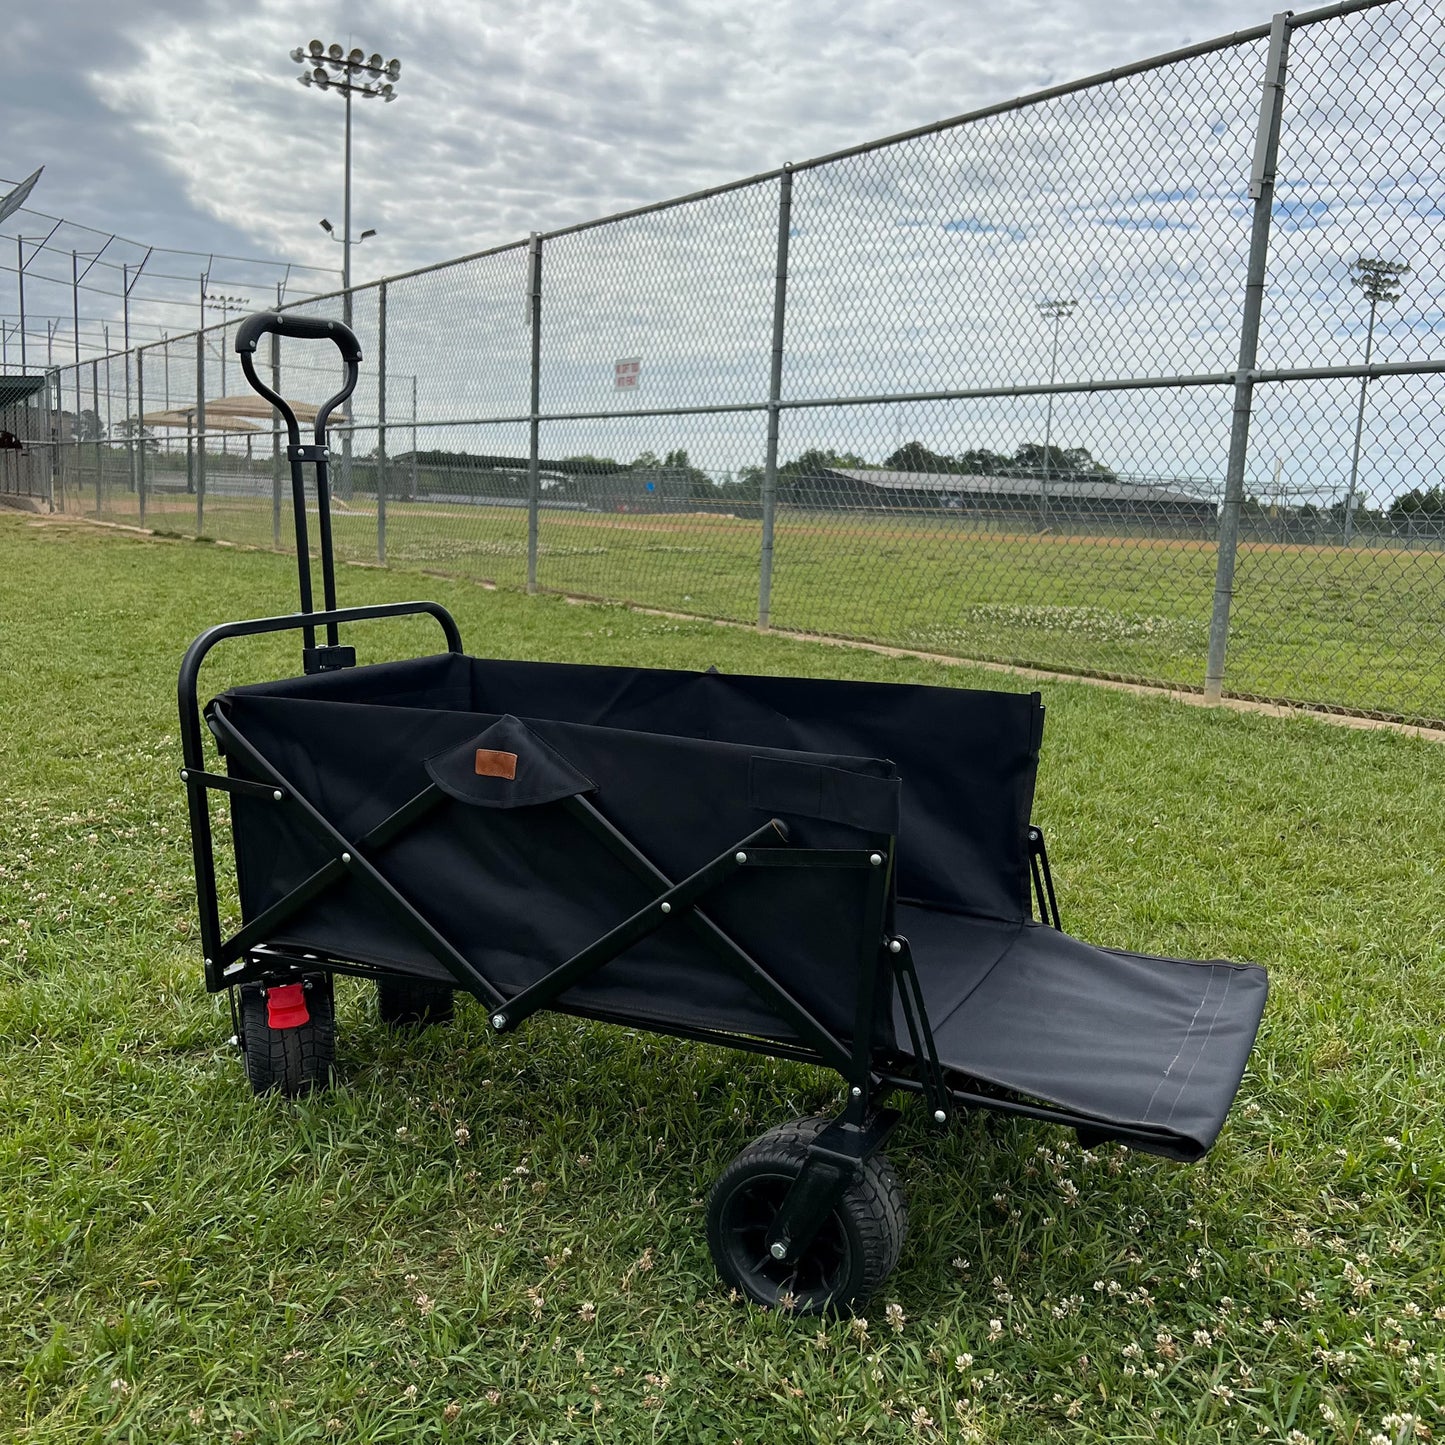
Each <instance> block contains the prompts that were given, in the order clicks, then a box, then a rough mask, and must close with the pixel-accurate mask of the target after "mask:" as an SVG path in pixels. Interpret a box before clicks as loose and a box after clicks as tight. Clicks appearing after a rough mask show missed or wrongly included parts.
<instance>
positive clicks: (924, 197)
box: [46, 0, 1445, 726]
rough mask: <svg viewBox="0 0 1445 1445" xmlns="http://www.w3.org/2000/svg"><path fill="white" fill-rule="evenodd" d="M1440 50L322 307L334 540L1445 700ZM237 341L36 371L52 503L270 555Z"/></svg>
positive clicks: (1153, 79) (617, 223) (1096, 119)
mask: <svg viewBox="0 0 1445 1445" xmlns="http://www.w3.org/2000/svg"><path fill="white" fill-rule="evenodd" d="M1442 73H1445V12H1442V9H1441V5H1440V3H1439V0H1396V3H1378V0H1373V3H1371V0H1360V3H1346V4H1343V5H1332V6H1330V7H1328V8H1327V9H1325V10H1320V11H1313V12H1310V13H1306V14H1296V15H1281V16H1277V17H1276V18H1275V19H1274V20H1273V21H1272V22H1271V23H1269V24H1265V25H1261V26H1258V27H1256V28H1254V29H1252V30H1247V31H1242V32H1239V33H1238V34H1236V35H1234V36H1231V37H1228V38H1226V39H1223V40H1220V41H1217V42H1212V43H1208V44H1203V45H1197V46H1193V47H1190V48H1188V49H1186V50H1183V51H1179V52H1176V53H1174V54H1173V55H1170V56H1165V57H1160V58H1157V59H1154V60H1150V61H1146V62H1141V63H1139V64H1137V65H1134V66H1128V67H1124V68H1122V69H1120V70H1117V71H1113V72H1110V73H1109V74H1107V75H1104V76H1100V77H1095V78H1093V79H1091V80H1088V81H1084V82H1081V83H1078V84H1076V85H1068V86H1060V87H1056V88H1055V89H1053V90H1051V91H1047V92H1042V93H1040V94H1038V95H1034V96H1030V97H1026V98H1024V99H1022V100H1019V101H1017V102H1012V103H1009V104H1006V105H999V106H994V107H991V108H989V109H987V110H985V111H982V112H978V113H976V114H974V115H971V116H966V117H963V118H960V119H957V120H954V121H950V122H947V123H944V124H940V125H938V126H935V127H930V128H928V129H927V130H924V131H920V132H914V133H910V134H909V135H907V136H904V137H896V138H892V139H890V140H887V141H883V142H878V143H876V144H873V145H868V146H861V147H858V148H856V149H855V150H852V151H848V152H845V153H841V154H838V155H835V156H830V157H825V158H822V159H820V160H817V161H811V162H806V163H801V164H797V165H790V166H786V167H783V168H782V169H780V170H778V171H776V172H771V173H769V174H767V175H763V176H757V177H753V178H750V179H749V180H746V181H742V182H738V183H737V184H735V185H731V186H725V187H720V188H717V189H715V190H712V191H709V192H705V193H700V194H698V195H695V196H690V197H685V198H682V199H680V200H678V201H675V202H670V203H667V204H664V205H659V206H652V207H648V208H644V209H642V210H638V211H634V212H630V213H627V214H625V215H622V216H619V217H614V218H610V219H608V220H605V221H599V222H596V223H591V224H587V225H582V226H575V227H570V228H567V229H564V230H561V231H555V232H549V233H545V234H538V235H534V236H532V237H531V238H529V239H528V240H527V241H523V242H519V243H516V244H514V245H511V246H505V247H500V248H498V249H495V250H492V251H488V252H484V253H480V254H478V255H474V256H470V257H467V258H464V259H462V260H459V261H456V262H453V263H449V264H447V265H445V266H441V267H435V268H431V269H428V270H425V271H419V272H415V273H411V274H408V275H404V276H399V277H394V278H389V279H387V280H386V281H383V282H380V283H378V284H376V285H373V286H370V287H367V288H360V289H357V290H356V291H354V292H353V294H352V297H351V298H350V306H349V308H348V306H347V305H346V299H345V298H343V297H340V296H335V297H329V298H324V299H322V300H320V301H312V302H307V303H306V304H305V305H304V306H302V307H300V308H297V309H300V310H302V311H304V312H305V313H306V314H312V315H326V316H331V317H334V318H337V319H341V318H343V317H344V316H346V315H348V314H349V315H350V318H351V321H352V324H353V326H354V327H355V329H356V331H357V332H358V334H359V336H360V337H361V341H362V345H363V348H364V350H365V353H366V357H367V363H366V365H365V367H364V369H363V377H362V383H361V386H360V387H359V389H358V392H357V395H356V397H355V398H354V400H353V403H352V410H351V415H350V417H349V418H344V419H341V420H340V425H339V426H338V427H337V428H334V429H333V438H334V443H335V446H336V447H337V449H338V450H340V451H341V452H342V456H341V461H340V464H339V465H337V466H335V467H334V470H333V476H334V480H335V486H336V491H337V518H336V540H337V546H338V553H339V555H340V556H342V557H344V558H348V559H351V560H355V561H384V562H392V563H396V564H404V565H408V566H424V567H427V568H433V569H440V570H445V571H447V572H452V573H456V574H459V575H463V576H467V577H472V578H477V579H485V580H488V581H493V582H496V583H497V584H499V585H503V586H508V587H517V588H523V587H526V588H532V589H542V590H549V591H560V592H566V593H571V594H577V595H583V596H589V597H597V598H604V599H610V600H617V601H626V602H631V603H637V604H641V605H645V606H649V607H656V608H660V609H665V610H668V611H675V612H678V613H686V614H690V615H696V616H703V617H714V618H723V619H731V620H735V621H739V622H756V623H759V624H760V625H762V626H771V627H776V628H787V629H797V630H802V631H809V632H817V633H826V634H832V635H837V636H842V637H851V638H858V639H864V640H869V641H875V642H883V643H888V644H894V645H898V646H902V647H907V648H914V649H921V650H925V651H930V652H937V653H945V654H949V655H951V656H955V657H960V658H970V659H978V660H986V661H994V662H1002V663H1010V664H1016V665H1024V666H1029V667H1036V668H1045V669H1051V670H1057V671H1061V672H1068V673H1077V674H1085V675H1093V676H1103V677H1111V678H1119V679H1124V680H1128V681H1138V682H1144V683H1152V684H1162V685H1166V686H1170V687H1176V688H1190V689H1196V690H1202V691H1204V692H1205V694H1206V695H1207V696H1218V695H1220V693H1221V692H1228V693H1229V694H1231V695H1236V696H1246V697H1257V698H1265V699H1272V700H1281V701H1288V702H1295V703H1304V704H1309V705H1314V706H1320V707H1326V708H1335V709H1343V710H1348V711H1353V712H1359V713H1365V714H1371V715H1378V716H1384V717H1392V718H1400V719H1404V720H1408V721H1411V722H1417V723H1424V724H1434V725H1437V726H1438V725H1442V724H1445V486H1442V481H1441V475H1440V470H1439V466H1438V464H1437V461H1436V458H1438V457H1439V456H1440V455H1441V454H1442V451H1445V447H1442V443H1445V409H1442V402H1445V389H1442V388H1445V380H1442V375H1441V373H1442V372H1445V346H1442V340H1441V338H1442V334H1445V333H1442V328H1441V306H1442V297H1445V289H1442V275H1441V264H1442V263H1441V262H1440V261H1439V256H1440V255H1441V254H1442V247H1441V245H1440V241H1441V239H1442V227H1445V194H1442V191H1441V177H1442V174H1445V164H1442V153H1445V143H1442V139H1441V137H1442V135H1445V115H1442V111H1445V98H1442V96H1445V88H1442V84H1441V79H1442ZM233 336H234V324H232V325H231V326H229V327H218V328H213V329H210V330H207V331H205V332H202V333H199V334H193V335H190V336H185V337H179V338H171V339H170V340H169V341H167V342H166V343H164V344H159V345H151V346H146V347H144V348H142V349H140V350H137V351H133V352H131V353H130V354H129V355H128V356H127V355H123V354H121V355H114V356H110V357H107V358H104V359H102V360H99V361H95V362H87V363H83V364H82V365H81V366H80V367H78V368H74V367H72V368H66V369H62V370H60V371H57V372H55V373H52V377H51V390H50V393H49V397H50V399H49V403H48V405H49V408H50V410H49V412H48V413H47V415H48V416H49V417H50V418H51V419H52V421H51V425H52V429H53V432H54V440H55V441H57V442H58V446H56V447H55V448H54V466H53V469H52V470H53V477H54V481H53V484H51V483H49V482H47V485H50V486H51V491H50V492H48V493H47V494H46V495H47V496H51V495H52V494H53V501H54V505H56V506H57V507H62V508H64V509H67V510H71V511H76V512H83V513H86V514H90V515H98V516H100V517H103V518H107V519H112V520H119V521H131V522H144V523H145V524H146V525H149V526H152V527H158V528H163V529H168V530H173V531H179V532H186V533H192V532H194V533H199V534H203V535H206V536H215V537H224V538H227V539H230V540H234V541H237V542H243V543H251V544H255V545H259V546H280V547H284V546H286V545H287V538H288V536H289V532H290V523H289V517H288V508H289V472H288V471H287V470H286V467H285V464H284V458H283V451H282V449H281V448H280V447H278V438H277V434H276V432H275V431H274V429H273V425H272V420H271V417H270V415H269V413H268V412H266V411H265V410H264V409H261V410H257V409H256V408H255V407H254V406H250V409H249V410H248V409H247V408H248V405H249V404H250V403H253V402H254V401H255V398H254V397H252V396H251V395H250V393H249V392H248V391H247V389H246V388H245V386H244V383H243V381H242V379H241V377H240V372H239V367H238V365H237V362H236V358H235V357H234V355H232V354H230V343H231V340H232V339H233ZM258 366H260V367H261V369H262V371H263V372H265V371H266V368H267V367H269V368H271V373H270V374H271V376H272V378H273V380H274V382H275V384H277V385H278V386H279V389H280V390H281V391H282V392H283V393H284V394H285V395H286V396H287V397H288V398H291V399H293V400H295V401H298V402H302V403H308V404H311V405H315V404H316V403H318V402H320V401H321V400H323V399H324V397H325V396H326V395H327V394H328V393H329V392H330V391H332V390H333V389H334V387H335V384H336V381H337V377H338V369H337V367H336V364H335V361H334V352H332V353H328V351H327V348H325V347H323V346H321V345H319V344H318V345H316V346H310V345H309V344H306V343H296V344H293V343H287V345H286V346H285V347H284V348H283V351H282V352H281V353H280V354H278V353H276V352H274V351H273V352H272V353H270V354H269V355H265V354H264V353H263V354H262V355H261V356H258Z"/></svg>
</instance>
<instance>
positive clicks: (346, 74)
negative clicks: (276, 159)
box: [291, 40, 401, 326]
mask: <svg viewBox="0 0 1445 1445" xmlns="http://www.w3.org/2000/svg"><path fill="white" fill-rule="evenodd" d="M291 59H292V60H294V61H295V62H296V64H297V65H300V66H303V67H304V68H303V70H302V71H301V74H300V75H299V76H298V77H297V79H298V80H299V81H300V82H301V84H302V85H304V86H307V87H308V88H309V87H312V86H315V87H316V88H317V89H318V90H334V91H337V92H338V93H339V94H340V95H341V96H342V98H343V99H344V100H345V102H346V157H345V190H346V194H345V202H344V211H343V213H342V219H341V230H342V234H341V245H342V247H343V250H342V254H341V290H342V297H343V301H342V304H343V305H344V306H345V308H346V317H345V320H346V324H347V325H348V326H349V325H350V324H351V247H352V245H353V242H352V239H351V97H352V96H353V95H359V96H361V98H362V99H363V100H383V101H386V102H388V103H390V102H391V101H393V100H395V99H396V82H397V81H398V80H399V79H400V78H401V61H399V60H395V59H392V60H386V61H383V60H382V58H381V56H380V55H379V54H372V55H370V56H368V55H366V53H365V52H364V51H362V50H361V49H359V48H357V49H355V50H352V51H350V52H349V53H348V52H346V51H344V50H343V49H342V48H341V46H339V45H336V44H332V45H323V44H322V43H321V42H320V41H319V40H313V41H312V42H311V43H310V44H309V45H308V46H307V47H306V49H305V50H303V49H302V48H301V47H300V46H299V45H298V46H297V47H296V49H295V50H293V51H292V52H291ZM327 229H328V230H329V229H330V227H328V228H327Z"/></svg>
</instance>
